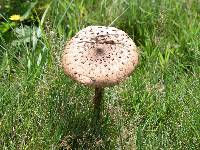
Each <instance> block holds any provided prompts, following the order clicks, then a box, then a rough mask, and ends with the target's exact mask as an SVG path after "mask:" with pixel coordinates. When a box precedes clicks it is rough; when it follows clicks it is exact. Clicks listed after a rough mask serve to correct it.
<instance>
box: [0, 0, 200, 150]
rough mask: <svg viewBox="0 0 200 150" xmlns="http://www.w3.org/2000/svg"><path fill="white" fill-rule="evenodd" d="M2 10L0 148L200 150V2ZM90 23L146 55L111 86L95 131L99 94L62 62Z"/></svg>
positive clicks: (91, 1) (104, 2)
mask: <svg viewBox="0 0 200 150" xmlns="http://www.w3.org/2000/svg"><path fill="white" fill-rule="evenodd" d="M0 10H2V11H0V149H5V150H6V149H10V150H13V149H30V150H38V149H47V150H49V149H106V150H107V149H125V150H129V149H138V150H156V149H166V150H168V149H174V150H178V149H180V150H190V149H194V150H197V149H199V148H200V40H199V39H200V2H199V0H158V1H155V0H51V1H50V0H45V1H27V2H24V1H23V0H16V1H13V0H8V1H3V0H0ZM14 14H16V15H20V18H21V20H12V19H9V18H10V16H11V15H14ZM89 25H104V26H109V25H110V26H114V27H117V28H119V29H121V30H123V31H125V32H126V33H127V34H128V35H129V36H130V37H131V38H132V39H133V40H134V42H135V43H136V45H137V47H138V50H139V52H140V60H139V65H138V66H137V68H136V69H135V71H134V72H133V74H132V75H131V76H130V77H129V78H127V79H126V80H125V81H123V82H121V83H120V84H119V85H116V86H113V87H109V88H106V89H105V93H104V100H103V105H102V118H101V125H100V127H99V128H98V131H97V132H94V131H96V127H95V126H93V125H91V122H92V116H93V105H92V97H93V94H94V89H93V88H90V87H87V86H84V85H81V84H79V83H76V82H75V81H73V80H71V79H70V78H69V77H67V76H66V75H65V74H64V72H63V68H62V66H61V62H60V59H61V55H62V52H63V49H64V45H65V43H66V41H68V40H69V39H70V38H71V37H72V36H74V35H75V33H76V32H78V31H79V30H81V29H82V28H84V27H86V26H89Z"/></svg>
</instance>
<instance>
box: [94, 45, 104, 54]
mask: <svg viewBox="0 0 200 150" xmlns="http://www.w3.org/2000/svg"><path fill="white" fill-rule="evenodd" d="M96 54H97V55H103V54H104V49H103V48H100V47H97V48H96Z"/></svg>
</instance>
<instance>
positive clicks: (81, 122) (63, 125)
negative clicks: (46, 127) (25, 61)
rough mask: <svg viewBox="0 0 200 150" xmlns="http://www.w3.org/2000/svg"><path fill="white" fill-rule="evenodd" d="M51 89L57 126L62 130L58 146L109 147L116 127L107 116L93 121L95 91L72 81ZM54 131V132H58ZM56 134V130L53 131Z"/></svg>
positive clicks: (53, 113) (80, 147) (57, 128)
mask: <svg viewBox="0 0 200 150" xmlns="http://www.w3.org/2000/svg"><path fill="white" fill-rule="evenodd" d="M62 87H63V86H56V88H52V89H51V91H50V93H49V94H50V95H51V99H49V101H50V100H52V98H53V99H54V100H53V101H54V103H52V104H51V105H52V108H51V111H52V115H53V120H54V122H56V125H54V128H56V130H59V135H60V137H61V138H59V142H58V143H57V144H58V147H59V149H96V148H97V149H99V148H100V149H110V147H112V145H113V144H112V140H111V137H112V139H113V137H115V136H113V135H112V134H113V133H114V132H113V131H115V130H116V129H115V127H114V125H113V124H112V121H110V117H109V116H108V115H102V117H101V119H100V120H99V122H94V120H95V116H94V113H93V112H94V110H93V106H92V98H93V94H94V93H93V92H94V91H93V90H92V89H89V88H87V87H85V86H81V85H79V84H78V85H76V84H73V83H69V84H67V85H66V86H65V87H64V89H63V88H62ZM56 130H54V132H58V131H56ZM50 134H52V135H53V136H55V133H50Z"/></svg>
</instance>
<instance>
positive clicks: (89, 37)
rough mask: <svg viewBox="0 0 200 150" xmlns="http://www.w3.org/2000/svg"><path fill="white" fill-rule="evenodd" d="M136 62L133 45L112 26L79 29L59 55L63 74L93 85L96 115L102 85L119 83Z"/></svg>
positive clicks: (98, 109) (128, 73) (134, 46)
mask: <svg viewBox="0 0 200 150" xmlns="http://www.w3.org/2000/svg"><path fill="white" fill-rule="evenodd" d="M137 64H138V52H137V48H136V45H135V44H134V42H133V40H132V39H131V38H130V37H129V36H128V35H127V34H126V33H125V32H124V31H122V30H119V29H117V28H115V27H105V26H88V27H86V28H84V29H82V30H80V31H79V32H78V33H77V34H76V35H75V36H74V37H73V38H72V39H71V40H70V41H69V42H68V43H67V44H66V46H65V49H64V52H63V56H62V66H63V68H64V72H65V74H67V75H68V76H70V77H71V78H72V79H74V80H76V81H78V82H80V83H82V84H85V85H89V86H92V87H94V88H95V96H94V99H93V104H94V111H95V114H96V117H97V118H99V116H100V104H101V99H102V96H103V89H104V87H108V86H112V85H115V84H118V83H119V82H120V81H122V80H123V79H125V78H126V77H128V76H129V75H130V74H131V73H132V72H133V70H134V69H135V67H136V65H137Z"/></svg>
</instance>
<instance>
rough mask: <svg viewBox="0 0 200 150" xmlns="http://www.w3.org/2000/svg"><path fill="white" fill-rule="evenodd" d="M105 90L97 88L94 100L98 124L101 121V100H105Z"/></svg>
mask: <svg viewBox="0 0 200 150" xmlns="http://www.w3.org/2000/svg"><path fill="white" fill-rule="evenodd" d="M103 89H104V88H102V87H95V95H94V99H93V104H94V115H95V118H96V119H95V120H96V121H97V122H98V120H99V119H100V111H101V100H102V98H103Z"/></svg>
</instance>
